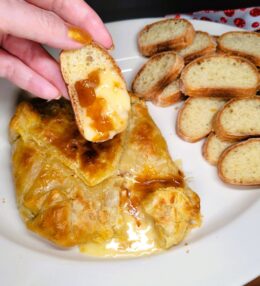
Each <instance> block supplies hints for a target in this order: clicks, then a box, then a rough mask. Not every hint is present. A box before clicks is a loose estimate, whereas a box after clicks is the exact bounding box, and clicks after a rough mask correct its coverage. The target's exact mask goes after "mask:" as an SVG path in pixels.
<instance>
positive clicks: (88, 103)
mask: <svg viewBox="0 0 260 286" xmlns="http://www.w3.org/2000/svg"><path fill="white" fill-rule="evenodd" d="M60 61H61V71H62V75H63V77H64V80H65V82H66V84H67V85H68V91H69V95H70V98H71V102H72V106H73V109H74V112H75V116H76V121H77V125H78V127H79V130H80V132H81V134H82V135H83V136H84V137H85V139H86V140H88V141H92V142H102V141H106V140H108V139H111V138H112V137H114V136H115V135H116V134H117V133H120V132H122V131H123V130H124V129H125V128H126V126H127V121H128V112H129V110H130V97H129V95H128V92H127V89H126V84H125V81H124V80H123V77H122V75H121V72H120V69H119V68H118V66H117V65H116V63H115V61H114V60H113V58H112V57H111V56H110V55H109V54H108V53H107V51H106V50H104V49H103V48H101V47H100V46H98V45H97V44H95V43H91V44H88V45H86V46H85V47H83V48H81V49H79V50H71V51H63V52H62V53H61V55H60Z"/></svg>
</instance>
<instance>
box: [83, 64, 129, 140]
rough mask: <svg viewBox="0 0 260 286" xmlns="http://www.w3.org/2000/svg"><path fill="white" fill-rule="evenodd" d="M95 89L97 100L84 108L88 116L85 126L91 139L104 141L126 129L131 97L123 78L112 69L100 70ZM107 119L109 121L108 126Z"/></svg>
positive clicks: (86, 132)
mask: <svg viewBox="0 0 260 286" xmlns="http://www.w3.org/2000/svg"><path fill="white" fill-rule="evenodd" d="M94 90H95V94H96V101H94V103H93V104H92V105H90V106H88V107H87V108H85V110H84V111H85V112H86V115H87V116H86V118H85V121H84V122H83V123H84V126H83V128H84V130H85V134H87V137H88V138H87V139H88V140H89V141H93V142H102V141H106V140H108V139H111V138H113V137H114V136H115V135H116V134H118V133H120V132H122V131H123V130H125V128H126V126H127V120H128V113H129V110H130V98H129V95H128V92H127V89H126V86H125V82H124V81H123V79H122V78H121V77H120V76H119V75H118V73H116V72H114V71H111V70H106V69H100V70H99V84H98V85H97V86H96V87H95V88H94ZM100 104H102V106H100ZM93 106H95V107H94V108H93ZM105 121H107V122H108V123H109V124H107V128H106V125H104V122H105ZM100 124H103V125H102V128H100Z"/></svg>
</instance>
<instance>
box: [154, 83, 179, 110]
mask: <svg viewBox="0 0 260 286" xmlns="http://www.w3.org/2000/svg"><path fill="white" fill-rule="evenodd" d="M181 97H182V95H181V91H180V83H179V80H178V79H176V80H174V81H173V82H171V83H170V84H168V85H167V86H166V87H165V88H164V89H163V90H162V91H161V92H159V93H158V94H156V95H155V96H154V98H153V100H152V102H153V104H155V105H157V106H161V107H166V106H169V105H172V104H174V103H176V102H178V101H179V100H180V99H181Z"/></svg>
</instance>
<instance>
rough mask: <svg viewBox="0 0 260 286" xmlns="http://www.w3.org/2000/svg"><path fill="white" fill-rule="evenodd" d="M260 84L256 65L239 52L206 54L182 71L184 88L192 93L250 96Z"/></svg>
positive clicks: (185, 91)
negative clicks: (238, 55)
mask: <svg viewBox="0 0 260 286" xmlns="http://www.w3.org/2000/svg"><path fill="white" fill-rule="evenodd" d="M258 84H259V74H258V71H257V68H256V67H255V65H254V64H252V63H251V62H250V61H248V60H247V59H245V58H241V57H236V56H226V55H211V56H204V57H201V58H198V59H196V60H194V61H192V62H191V63H189V64H188V65H187V66H186V67H185V68H184V69H183V71H182V74H181V89H182V91H183V93H184V94H186V95H189V96H226V97H249V96H252V95H255V94H256V91H257V88H258Z"/></svg>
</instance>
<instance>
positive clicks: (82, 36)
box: [68, 26, 93, 45]
mask: <svg viewBox="0 0 260 286" xmlns="http://www.w3.org/2000/svg"><path fill="white" fill-rule="evenodd" d="M68 37H69V38H71V39H72V40H74V41H76V42H78V43H81V44H85V45H86V44H90V43H91V42H92V41H93V40H92V38H91V36H90V34H89V33H87V32H86V31H83V30H82V29H80V28H77V27H73V26H71V27H69V28H68Z"/></svg>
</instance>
